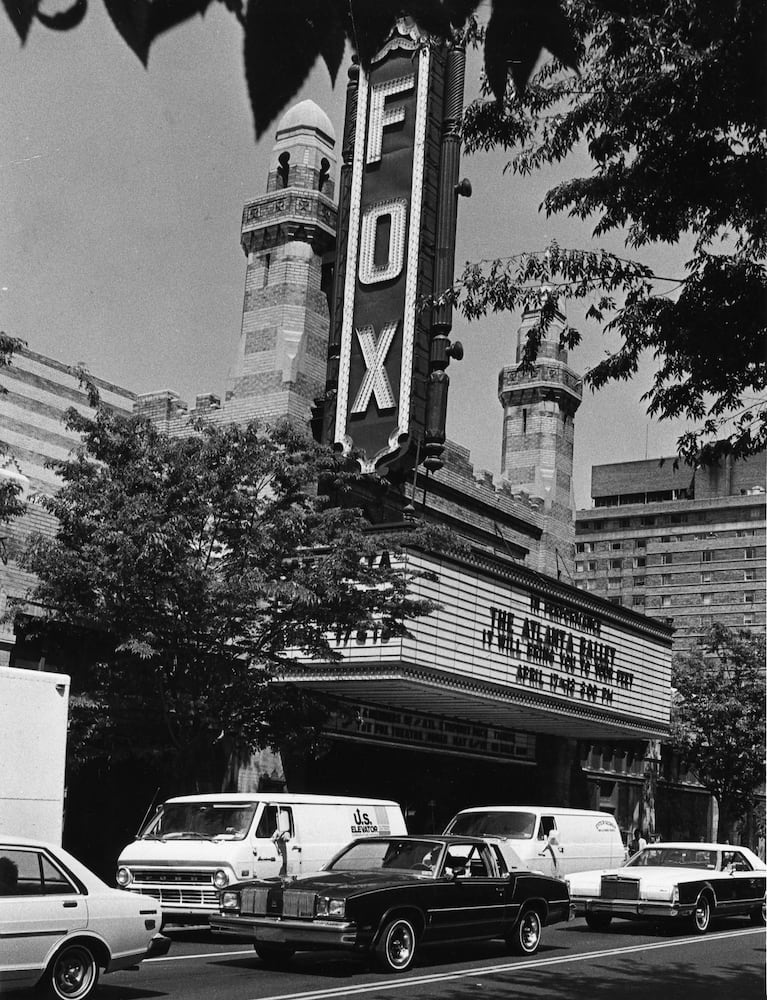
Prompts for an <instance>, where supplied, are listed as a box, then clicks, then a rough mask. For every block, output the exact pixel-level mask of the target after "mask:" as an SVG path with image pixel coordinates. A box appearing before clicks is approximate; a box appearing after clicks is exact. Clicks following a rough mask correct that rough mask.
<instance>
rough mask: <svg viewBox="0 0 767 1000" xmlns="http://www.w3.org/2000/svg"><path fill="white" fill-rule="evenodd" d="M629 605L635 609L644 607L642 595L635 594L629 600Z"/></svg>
mask: <svg viewBox="0 0 767 1000" xmlns="http://www.w3.org/2000/svg"><path fill="white" fill-rule="evenodd" d="M631 603H632V604H633V605H634V607H635V608H643V607H644V594H636V595H635V596H634V597H633V598H632V599H631Z"/></svg>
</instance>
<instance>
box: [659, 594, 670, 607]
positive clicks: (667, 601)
mask: <svg viewBox="0 0 767 1000" xmlns="http://www.w3.org/2000/svg"><path fill="white" fill-rule="evenodd" d="M660 606H661V607H662V608H670V607H671V598H670V596H669V595H668V594H664V595H663V597H661V599H660Z"/></svg>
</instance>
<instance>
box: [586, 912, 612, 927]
mask: <svg viewBox="0 0 767 1000" xmlns="http://www.w3.org/2000/svg"><path fill="white" fill-rule="evenodd" d="M612 922H613V918H612V915H611V914H609V913H587V914H586V925H587V927H589V928H590V929H591V930H592V931H606V930H607V928H608V927H609V926H610V924H611V923H612Z"/></svg>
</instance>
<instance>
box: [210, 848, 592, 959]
mask: <svg viewBox="0 0 767 1000" xmlns="http://www.w3.org/2000/svg"><path fill="white" fill-rule="evenodd" d="M505 855H506V857H507V858H508V857H509V852H508V849H506V851H505ZM573 912H574V910H573V908H572V907H571V904H570V897H569V894H568V890H567V885H566V883H565V882H564V881H562V880H561V879H556V878H550V877H548V876H546V875H541V874H538V873H535V872H531V871H529V870H528V869H526V868H524V867H523V866H522V864H521V862H520V863H519V866H518V867H517V866H512V867H511V869H510V868H509V863H508V862H507V860H505V859H504V854H502V853H501V850H500V847H499V846H498V844H497V843H495V842H493V841H492V840H488V839H482V838H478V837H446V836H428V837H366V838H364V839H360V840H355V841H353V842H352V843H351V844H349V845H347V846H346V847H345V848H344V849H343V850H342V851H340V852H339V853H338V854H337V855H336V856H335V857H334V858H333V860H332V861H330V862H328V864H327V865H325V867H324V869H323V870H322V871H320V872H317V873H316V874H313V875H306V876H302V877H300V878H295V879H285V878H280V879H265V880H262V881H253V882H241V883H239V884H236V885H233V886H231V887H229V888H227V889H225V890H222V891H221V893H220V913H219V915H218V916H213V917H211V918H210V925H211V928H212V930H213V931H216V932H222V933H237V934H242V933H243V932H246V933H250V934H252V935H253V943H254V947H255V949H256V952H257V954H258V955H259V957H260V958H261V959H262V960H263V961H264V962H265V963H267V964H269V965H280V964H282V963H284V962H286V961H287V960H288V959H290V957H291V956H292V955H293V954H294V953H295V952H296V951H299V950H310V949H315V950H316V949H347V950H350V951H354V952H358V953H363V954H369V955H371V956H372V958H373V959H374V962H375V964H376V965H377V966H378V967H379V968H381V969H383V970H384V971H386V972H404V971H405V970H406V969H408V968H409V967H410V966H411V965H412V963H413V960H414V958H415V954H416V951H417V949H418V948H419V947H420V946H421V945H429V944H447V943H453V942H458V941H477V940H485V939H489V938H501V939H503V940H504V941H506V943H507V945H508V947H509V948H510V949H511V951H513V952H514V953H516V954H521V955H532V954H534V953H535V952H536V951H537V950H538V945H539V944H540V940H541V928H542V927H543V926H544V925H545V924H552V923H556V922H557V921H560V920H569V919H570V918H571V917H572V915H573Z"/></svg>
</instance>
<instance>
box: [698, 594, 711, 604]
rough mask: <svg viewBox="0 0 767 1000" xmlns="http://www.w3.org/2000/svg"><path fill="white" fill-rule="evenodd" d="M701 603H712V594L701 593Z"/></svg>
mask: <svg viewBox="0 0 767 1000" xmlns="http://www.w3.org/2000/svg"><path fill="white" fill-rule="evenodd" d="M700 603H701V604H710V603H711V594H701V595H700Z"/></svg>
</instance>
